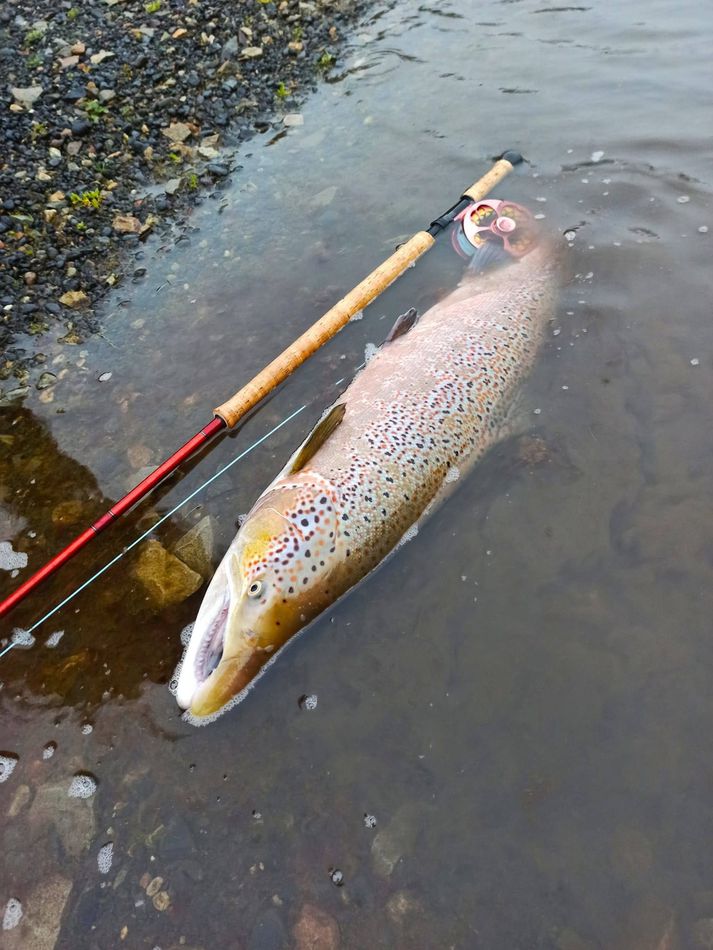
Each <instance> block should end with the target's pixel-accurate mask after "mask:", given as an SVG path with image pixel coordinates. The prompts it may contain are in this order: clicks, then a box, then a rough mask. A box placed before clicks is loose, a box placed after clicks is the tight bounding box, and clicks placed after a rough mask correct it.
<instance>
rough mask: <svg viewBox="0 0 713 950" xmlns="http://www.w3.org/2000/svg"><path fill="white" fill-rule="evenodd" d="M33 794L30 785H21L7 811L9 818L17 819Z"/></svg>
mask: <svg viewBox="0 0 713 950" xmlns="http://www.w3.org/2000/svg"><path fill="white" fill-rule="evenodd" d="M30 797H31V793H30V786H29V785H20V786H19V787H18V789H17V791H16V792H15V795H14V797H13V799H12V801H11V802H10V807H9V808H8V810H7V817H8V818H16V817H17V816H18V815H19V814H20V812H21V811H22V810H23V808H25V807H26V805H27V804H28V802H29V801H30Z"/></svg>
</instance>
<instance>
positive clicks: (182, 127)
mask: <svg viewBox="0 0 713 950" xmlns="http://www.w3.org/2000/svg"><path fill="white" fill-rule="evenodd" d="M161 134H162V135H165V136H166V138H167V139H170V140H171V141H172V142H185V141H186V139H187V138H190V136H191V135H193V130H192V129H191V127H190V126H189V125H186V123H185V122H172V123H171V124H170V125H169V126H168V127H167V128H165V129H161Z"/></svg>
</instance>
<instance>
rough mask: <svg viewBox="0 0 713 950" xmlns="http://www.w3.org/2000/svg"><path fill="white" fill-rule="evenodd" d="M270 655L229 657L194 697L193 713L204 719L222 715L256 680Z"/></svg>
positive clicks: (257, 653) (261, 653)
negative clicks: (227, 705)
mask: <svg viewBox="0 0 713 950" xmlns="http://www.w3.org/2000/svg"><path fill="white" fill-rule="evenodd" d="M268 656H269V654H267V653H266V651H264V650H256V651H254V652H253V653H251V654H250V655H248V656H247V657H246V656H234V657H226V658H225V659H223V660H221V662H220V663H218V665H217V666H216V668H215V669H214V670H213V671H212V672H211V673H210V675H209V676H208V677H207V679H205V680H204V682H203V683H201V684H200V686H199V687H198V689H197V690H196V692H195V693H194V694H193V697H192V699H191V703H190V706H189V711H190V713H191V715H193V716H197V717H199V718H202V717H204V716H212V715H213V714H214V713H217V712H219V711H220V710H221V709H222V708H223V706H225V705H226V704H227V703H229V702H230V700H231V699H235V697H236V696H238V695H239V694H240V693H242V691H243V690H244V689H245V688H246V686H248V685H249V684H250V683H251V682H252V680H254V679H255V677H256V676H257V674H258V673H259V671H260V669H261V667H262V666H263V665H264V663H265V661H266V659H267V658H268Z"/></svg>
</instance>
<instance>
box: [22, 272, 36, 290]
mask: <svg viewBox="0 0 713 950" xmlns="http://www.w3.org/2000/svg"><path fill="white" fill-rule="evenodd" d="M25 283H26V284H27V286H28V287H32V286H34V285H35V284H36V283H37V274H36V273H35V272H34V271H33V270H28V271H25Z"/></svg>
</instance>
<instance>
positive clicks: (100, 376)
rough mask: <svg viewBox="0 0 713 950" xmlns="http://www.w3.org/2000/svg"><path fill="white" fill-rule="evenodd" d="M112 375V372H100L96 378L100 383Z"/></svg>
mask: <svg viewBox="0 0 713 950" xmlns="http://www.w3.org/2000/svg"><path fill="white" fill-rule="evenodd" d="M112 375H113V374H112V373H100V374H99V375H98V376H97V379H98V380H99V382H100V383H108V382H109V380H110V379H111V377H112Z"/></svg>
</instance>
